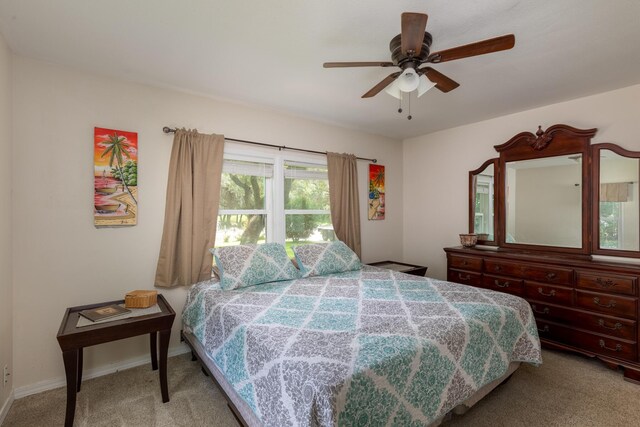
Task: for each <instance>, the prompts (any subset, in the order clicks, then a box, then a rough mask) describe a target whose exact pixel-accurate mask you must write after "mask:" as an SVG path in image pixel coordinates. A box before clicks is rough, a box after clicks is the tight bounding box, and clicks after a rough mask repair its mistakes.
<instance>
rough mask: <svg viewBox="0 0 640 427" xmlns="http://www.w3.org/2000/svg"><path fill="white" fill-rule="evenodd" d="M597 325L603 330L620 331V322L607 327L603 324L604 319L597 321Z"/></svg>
mask: <svg viewBox="0 0 640 427" xmlns="http://www.w3.org/2000/svg"><path fill="white" fill-rule="evenodd" d="M598 325H600V326H602V327H603V328H605V329H611V330H612V331H617V330H618V329H622V323H620V322H616V324H615V325H613V326H608V325H607V324H606V323H605V321H604V319H599V320H598Z"/></svg>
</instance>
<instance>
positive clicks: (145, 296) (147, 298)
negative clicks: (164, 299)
mask: <svg viewBox="0 0 640 427" xmlns="http://www.w3.org/2000/svg"><path fill="white" fill-rule="evenodd" d="M157 303H158V291H131V292H127V294H126V295H125V297H124V306H125V307H126V308H147V307H151V306H152V305H156V304H157Z"/></svg>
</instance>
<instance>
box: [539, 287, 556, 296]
mask: <svg viewBox="0 0 640 427" xmlns="http://www.w3.org/2000/svg"><path fill="white" fill-rule="evenodd" d="M538 293H539V294H540V295H542V296H545V297H555V296H556V291H554V290H551V292H549V293H548V294H546V293H545V292H544V291H543V290H542V288H538Z"/></svg>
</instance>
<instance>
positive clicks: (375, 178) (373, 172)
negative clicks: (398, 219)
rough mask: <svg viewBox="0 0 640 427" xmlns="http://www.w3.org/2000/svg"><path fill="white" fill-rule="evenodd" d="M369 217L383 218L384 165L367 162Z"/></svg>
mask: <svg viewBox="0 0 640 427" xmlns="http://www.w3.org/2000/svg"><path fill="white" fill-rule="evenodd" d="M368 215H369V219H371V220H378V219H384V166H382V165H378V164H373V163H371V164H369V214H368Z"/></svg>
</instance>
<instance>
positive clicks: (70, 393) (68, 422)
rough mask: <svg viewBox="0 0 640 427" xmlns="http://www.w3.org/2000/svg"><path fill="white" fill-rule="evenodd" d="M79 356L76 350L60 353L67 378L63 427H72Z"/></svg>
mask: <svg viewBox="0 0 640 427" xmlns="http://www.w3.org/2000/svg"><path fill="white" fill-rule="evenodd" d="M79 354H80V352H79V350H78V349H76V350H68V351H63V352H62V358H63V360H64V372H65V375H66V377H67V412H66V414H65V417H64V425H65V427H73V418H74V416H75V413H76V393H77V387H78V356H79Z"/></svg>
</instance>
